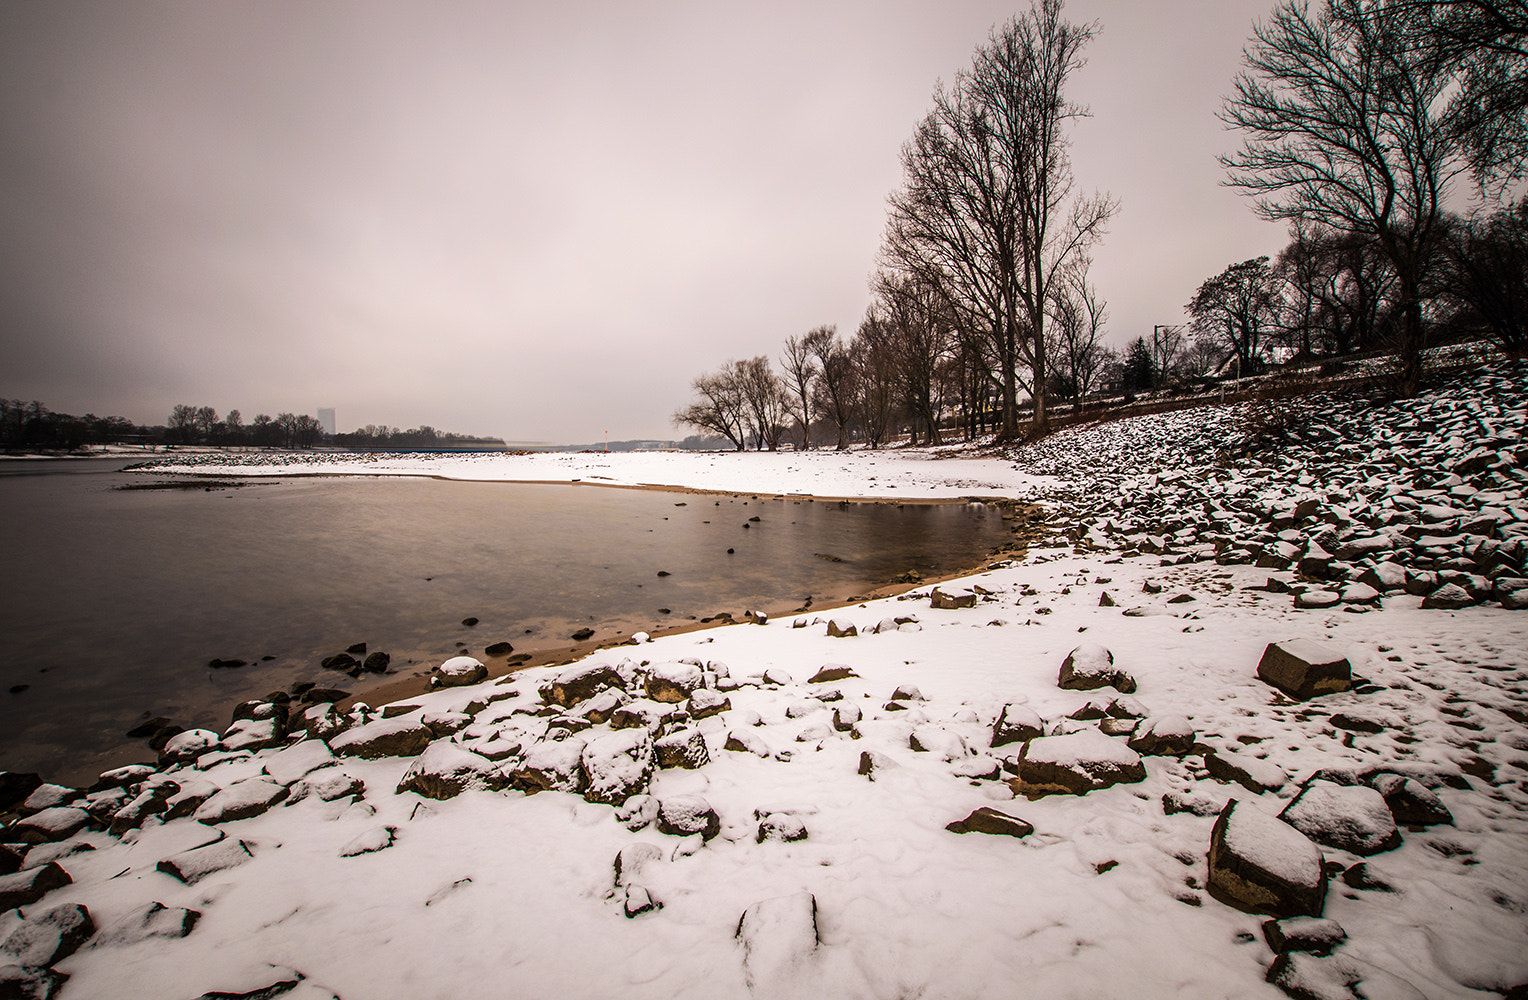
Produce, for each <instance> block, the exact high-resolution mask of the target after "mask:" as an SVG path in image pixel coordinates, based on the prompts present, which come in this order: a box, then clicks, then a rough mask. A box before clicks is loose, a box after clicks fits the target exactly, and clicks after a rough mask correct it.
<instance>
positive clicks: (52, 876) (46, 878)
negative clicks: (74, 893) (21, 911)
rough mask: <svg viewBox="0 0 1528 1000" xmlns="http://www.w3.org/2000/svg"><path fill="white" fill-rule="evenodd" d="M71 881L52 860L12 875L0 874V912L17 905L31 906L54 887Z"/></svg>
mask: <svg viewBox="0 0 1528 1000" xmlns="http://www.w3.org/2000/svg"><path fill="white" fill-rule="evenodd" d="M73 881H74V879H72V878H70V877H69V873H68V872H66V871H64V870H63V869H62V868H60V867H59V866H58V864H57V863H56V862H53V861H49V862H48V863H47V864H45V865H39V866H37V867H35V868H28V869H26V870H24V871H19V872H16V873H15V874H13V875H0V913H4V912H5V911H6V910H14V909H15V908H16V907H18V906H31V905H32V904H33V903H35V902H37V901H38V900H39V899H41V898H42V897H44V896H46V895H47V894H48V893H50V892H52V891H53V890H54V889H60V888H63V887H64V886H66V885H68V884H69V883H71V882H73Z"/></svg>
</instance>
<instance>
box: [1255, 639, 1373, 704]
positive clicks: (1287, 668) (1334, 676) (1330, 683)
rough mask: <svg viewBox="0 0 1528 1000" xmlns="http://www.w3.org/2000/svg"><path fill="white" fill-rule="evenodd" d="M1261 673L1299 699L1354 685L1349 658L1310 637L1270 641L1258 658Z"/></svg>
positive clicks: (1262, 678)
mask: <svg viewBox="0 0 1528 1000" xmlns="http://www.w3.org/2000/svg"><path fill="white" fill-rule="evenodd" d="M1257 676H1258V679H1259V680H1263V681H1266V682H1267V683H1269V684H1272V685H1273V686H1274V687H1276V688H1278V689H1279V690H1280V691H1282V692H1284V693H1285V694H1287V695H1289V697H1291V698H1294V699H1297V700H1299V701H1304V700H1306V699H1307V698H1314V697H1316V696H1317V695H1323V694H1331V693H1332V692H1334V691H1346V690H1347V689H1348V688H1350V687H1352V686H1353V668H1352V666H1351V665H1350V664H1349V663H1348V658H1347V657H1346V656H1343V655H1342V654H1341V653H1339V652H1337V651H1336V650H1334V649H1329V648H1327V647H1326V646H1323V645H1321V644H1320V643H1317V642H1312V641H1311V640H1309V639H1286V640H1284V641H1283V642H1270V643H1269V644H1268V647H1267V648H1266V649H1264V650H1263V658H1262V659H1261V660H1260V661H1258V665H1257Z"/></svg>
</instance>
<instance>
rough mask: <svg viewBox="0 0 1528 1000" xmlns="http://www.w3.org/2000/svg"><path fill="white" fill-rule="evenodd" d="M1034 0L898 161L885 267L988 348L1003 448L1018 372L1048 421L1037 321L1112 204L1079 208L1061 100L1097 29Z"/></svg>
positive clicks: (1058, 4)
mask: <svg viewBox="0 0 1528 1000" xmlns="http://www.w3.org/2000/svg"><path fill="white" fill-rule="evenodd" d="M1061 9H1062V0H1033V3H1032V5H1031V7H1030V9H1029V10H1028V11H1025V12H1024V13H1022V14H1019V15H1018V16H1016V17H1014V18H1012V19H1010V20H1009V21H1008V22H1007V23H1006V24H1005V25H1004V26H1003V27H1002V29H1001V30H997V31H994V32H993V34H992V36H991V37H990V38H989V40H988V42H987V44H986V45H984V46H982V47H981V48H980V49H978V50H977V53H976V56H975V59H974V61H973V65H972V67H971V69H970V70H968V71H965V72H963V73H961V74H960V75H958V76H957V78H956V81H955V85H954V86H953V87H951V88H950V89H948V90H946V89H945V88H943V87H940V88H939V89H938V90H936V91H935V93H934V109H933V111H931V112H930V113H929V115H928V116H927V117H926V118H925V119H924V120H923V122H922V123H921V124H920V125H919V126H918V129H917V131H916V132H915V133H914V135H913V138H912V139H911V140H910V141H909V142H908V144H907V145H906V146H905V147H904V148H903V153H902V166H903V172H904V184H903V188H902V189H901V190H900V191H898V192H897V193H895V194H894V195H893V196H892V198H891V217H890V220H889V222H888V226H887V236H886V241H885V247H884V249H883V253H882V259H883V263H884V264H885V265H886V266H887V267H888V268H889V269H892V270H898V271H902V272H905V273H908V274H911V275H915V276H917V277H919V278H921V279H922V280H924V281H925V282H927V283H928V284H929V286H930V287H932V288H936V289H939V290H940V291H941V292H942V293H943V294H944V295H945V297H946V302H947V305H948V308H949V309H950V311H951V313H952V316H953V317H954V320H955V323H956V325H958V326H959V327H960V328H962V329H965V330H969V331H972V332H979V333H980V334H981V335H982V336H983V337H984V338H985V339H986V341H987V346H988V349H989V351H990V356H991V360H992V362H993V372H994V376H995V378H996V379H997V380H998V381H999V383H1000V384H1001V386H1002V397H1003V399H1002V402H1003V407H1002V408H1003V426H1002V431H1001V433H1002V434H1003V436H1006V437H1013V436H1016V435H1017V433H1018V391H1019V388H1020V375H1019V368H1020V366H1021V365H1025V366H1027V368H1028V370H1029V372H1030V376H1031V377H1030V388H1031V391H1032V394H1033V395H1034V398H1035V417H1034V419H1035V422H1036V424H1037V425H1043V424H1044V423H1045V419H1046V409H1045V386H1044V383H1045V376H1046V373H1047V365H1046V358H1045V320H1046V310H1047V309H1048V308H1049V305H1050V298H1051V295H1050V289H1051V286H1052V285H1053V284H1054V283H1055V282H1056V281H1057V280H1058V279H1059V276H1060V275H1061V274H1063V273H1064V271H1065V269H1066V267H1067V266H1068V264H1069V262H1070V261H1071V260H1072V259H1073V258H1074V257H1076V256H1078V255H1080V254H1082V253H1085V252H1086V250H1087V248H1088V247H1089V246H1090V245H1091V244H1092V243H1094V242H1095V241H1097V240H1098V239H1100V238H1101V237H1102V235H1103V232H1104V228H1105V226H1106V224H1107V221H1108V219H1109V216H1110V215H1111V214H1112V212H1113V211H1114V207H1115V205H1114V202H1113V201H1112V200H1110V199H1109V198H1107V197H1104V196H1101V195H1094V196H1092V197H1087V198H1083V197H1076V196H1075V192H1074V182H1073V177H1072V171H1071V164H1070V161H1069V157H1068V147H1069V142H1068V140H1067V138H1066V136H1065V134H1064V128H1065V126H1066V125H1067V124H1068V123H1069V122H1070V121H1071V120H1072V119H1073V118H1077V117H1080V116H1082V115H1085V114H1086V113H1087V112H1086V109H1084V108H1083V107H1081V106H1080V105H1077V104H1074V103H1072V102H1069V101H1067V100H1066V99H1065V97H1064V95H1063V91H1064V88H1065V84H1066V82H1067V79H1068V77H1070V76H1071V74H1072V72H1073V71H1075V70H1076V69H1078V68H1080V67H1081V66H1082V64H1083V60H1082V49H1083V47H1084V46H1085V45H1086V44H1087V42H1088V41H1089V40H1090V39H1091V38H1092V37H1093V35H1094V34H1095V33H1096V30H1097V29H1096V27H1095V26H1094V25H1091V24H1089V25H1074V24H1072V23H1070V22H1068V21H1065V20H1064V19H1063V18H1062V16H1061Z"/></svg>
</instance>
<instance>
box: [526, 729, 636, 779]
mask: <svg viewBox="0 0 1528 1000" xmlns="http://www.w3.org/2000/svg"><path fill="white" fill-rule="evenodd" d="M640 735H642V736H643V737H644V738H645V736H646V734H645V732H643V733H641V734H640ZM584 745H585V741H584V740H583V739H581V738H579V737H577V736H570V737H568V738H567V739H565V740H562V741H560V742H554V741H546V742H541V743H537V744H536V745H535V746H533V747H531V749H530V750H529V751H528V752H527V753H526V754H525V756H524V757H523V758H521V760H520V766H519V767H517V768H515V769H514V770H513V771H512V772H510V776H509V781H510V784H511V785H513V786H514V787H516V788H518V789H520V790H521V791H522V792H526V793H529V794H535V793H536V792H577V791H581V790H582V788H583V783H584V771H583V755H584Z"/></svg>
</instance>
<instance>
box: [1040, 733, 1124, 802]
mask: <svg viewBox="0 0 1528 1000" xmlns="http://www.w3.org/2000/svg"><path fill="white" fill-rule="evenodd" d="M1015 770H1016V771H1017V773H1018V780H1019V781H1020V782H1021V783H1022V785H1023V787H1024V791H1025V793H1026V794H1030V795H1040V794H1045V793H1049V792H1064V793H1069V794H1072V795H1085V794H1087V793H1088V792H1091V791H1094V790H1096V789H1099V788H1107V787H1109V786H1110V785H1114V784H1118V783H1120V782H1132V781H1144V780H1145V778H1146V768H1145V765H1143V764H1142V763H1141V757H1140V755H1139V754H1137V753H1136V752H1135V751H1134V750H1132V749H1130V747H1128V746H1126V745H1125V742H1124V741H1123V740H1119V739H1115V738H1113V737H1110V736H1105V735H1104V734H1103V733H1101V732H1099V731H1098V730H1096V729H1091V728H1090V729H1084V730H1082V731H1081V732H1076V733H1070V734H1068V735H1065V736H1038V737H1036V738H1034V739H1032V740H1030V741H1029V742H1028V743H1026V744H1024V749H1023V750H1022V751H1020V753H1019V758H1018V761H1017V762H1016V764H1015Z"/></svg>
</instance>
